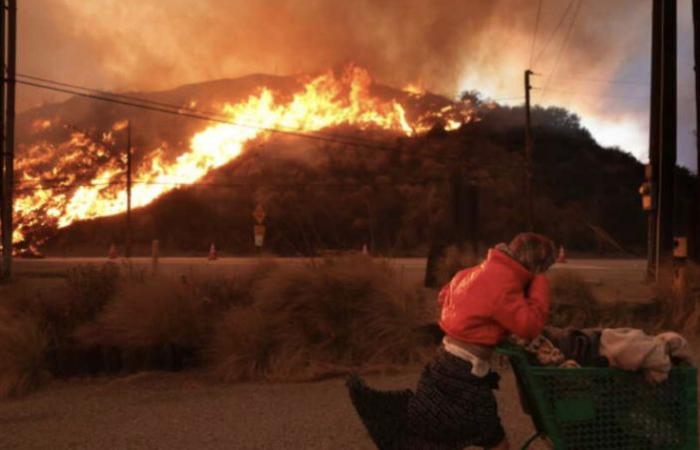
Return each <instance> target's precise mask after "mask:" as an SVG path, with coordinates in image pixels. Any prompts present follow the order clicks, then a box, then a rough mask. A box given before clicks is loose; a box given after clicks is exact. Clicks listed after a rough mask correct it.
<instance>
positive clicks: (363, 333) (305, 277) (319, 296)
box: [210, 256, 433, 381]
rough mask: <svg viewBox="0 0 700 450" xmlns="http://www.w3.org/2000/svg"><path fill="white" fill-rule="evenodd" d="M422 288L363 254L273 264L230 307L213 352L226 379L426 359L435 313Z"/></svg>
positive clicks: (304, 374) (305, 374)
mask: <svg viewBox="0 0 700 450" xmlns="http://www.w3.org/2000/svg"><path fill="white" fill-rule="evenodd" d="M432 318H433V317H432V315H431V313H430V311H429V308H428V307H427V306H426V304H425V300H424V299H423V297H422V295H420V294H419V293H418V291H411V290H407V289H405V288H403V287H402V286H401V284H400V282H399V280H398V279H397V277H396V275H395V274H394V272H393V270H392V269H391V268H390V267H389V266H388V265H387V264H384V263H381V262H374V261H373V260H372V259H370V258H367V257H362V256H356V257H347V258H340V259H333V260H325V261H323V262H321V263H319V264H315V265H307V266H302V267H293V266H285V267H278V268H275V269H274V270H272V271H271V272H270V273H269V275H268V276H267V277H265V279H264V282H262V283H260V284H259V285H258V287H257V289H256V290H254V291H253V303H252V304H251V305H249V306H245V307H240V308H232V309H231V310H230V311H229V312H228V313H227V314H226V315H225V317H224V318H223V321H222V323H221V324H220V326H219V327H218V329H217V333H216V335H215V338H214V341H213V343H212V346H211V349H210V355H211V357H212V359H213V362H214V364H215V366H216V370H217V372H218V373H219V374H220V376H221V377H222V378H223V379H224V380H227V381H240V380H253V379H268V380H290V379H313V378H316V377H322V376H325V375H328V374H334V373H342V372H347V371H348V370H353V369H356V368H360V367H365V368H366V367H370V366H373V367H380V366H387V365H399V364H407V363H410V362H414V361H418V360H420V359H421V358H422V356H423V354H424V351H425V349H426V346H427V345H428V343H429V342H430V340H431V337H430V335H429V334H427V333H426V332H425V331H424V327H422V326H423V325H425V324H426V323H427V322H429V321H430V320H431V319H432Z"/></svg>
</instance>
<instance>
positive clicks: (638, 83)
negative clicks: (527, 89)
mask: <svg viewBox="0 0 700 450" xmlns="http://www.w3.org/2000/svg"><path fill="white" fill-rule="evenodd" d="M551 74H552V73H550V74H549V75H551ZM552 81H555V82H566V83H598V84H624V85H630V86H649V83H650V82H649V81H634V80H619V79H615V78H609V79H606V78H582V77H573V78H567V79H563V78H552Z"/></svg>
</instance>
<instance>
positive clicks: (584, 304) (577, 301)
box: [549, 270, 600, 327]
mask: <svg viewBox="0 0 700 450" xmlns="http://www.w3.org/2000/svg"><path fill="white" fill-rule="evenodd" d="M550 289H551V297H552V302H551V309H550V314H549V323H550V325H553V326H556V327H567V326H573V327H586V326H594V325H597V324H598V323H600V315H599V312H598V302H597V300H596V298H595V296H594V295H593V292H592V291H591V288H590V286H589V285H588V284H587V283H586V280H584V279H583V277H581V276H580V275H578V274H577V273H575V272H572V271H568V270H566V271H565V270H562V271H559V272H556V273H554V274H553V275H552V276H551V277H550Z"/></svg>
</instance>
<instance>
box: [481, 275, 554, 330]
mask: <svg viewBox="0 0 700 450" xmlns="http://www.w3.org/2000/svg"><path fill="white" fill-rule="evenodd" d="M548 314H549V282H548V281H547V278H545V276H544V275H535V277H534V278H533V280H532V284H531V285H530V292H529V295H528V296H527V297H526V296H524V295H522V294H519V293H518V294H514V293H508V294H506V295H504V296H503V297H501V299H499V301H497V302H496V303H495V304H494V309H493V317H494V318H495V319H496V321H497V322H498V323H500V324H501V325H502V326H503V328H505V329H506V330H508V331H510V332H511V333H513V334H515V335H517V336H519V337H521V338H524V339H534V338H536V337H537V336H538V335H539V334H540V333H541V332H542V328H544V325H545V322H546V321H547V315H548Z"/></svg>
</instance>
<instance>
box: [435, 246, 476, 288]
mask: <svg viewBox="0 0 700 450" xmlns="http://www.w3.org/2000/svg"><path fill="white" fill-rule="evenodd" d="M477 264H479V257H478V256H477V255H475V254H474V252H473V251H471V250H470V249H460V248H459V247H458V246H456V245H450V246H449V247H447V248H446V249H445V254H444V255H443V257H442V258H441V259H440V262H439V263H438V267H437V270H436V274H435V278H436V281H437V283H438V284H437V285H438V286H444V285H445V284H447V283H448V282H449V281H450V280H451V279H452V277H454V276H455V275H456V274H457V272H459V271H460V270H463V269H466V268H468V267H473V266H476V265H477Z"/></svg>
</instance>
